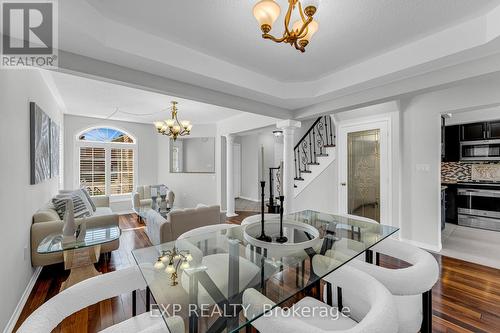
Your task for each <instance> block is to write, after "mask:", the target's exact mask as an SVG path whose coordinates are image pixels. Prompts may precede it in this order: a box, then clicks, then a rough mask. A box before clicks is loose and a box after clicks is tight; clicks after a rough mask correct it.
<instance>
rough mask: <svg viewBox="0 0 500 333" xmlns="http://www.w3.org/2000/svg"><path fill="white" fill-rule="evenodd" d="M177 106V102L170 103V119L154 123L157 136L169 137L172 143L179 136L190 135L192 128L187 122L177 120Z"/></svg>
mask: <svg viewBox="0 0 500 333" xmlns="http://www.w3.org/2000/svg"><path fill="white" fill-rule="evenodd" d="M177 104H178V102H175V101H172V108H171V111H172V114H171V118H170V119H167V120H165V121H157V122H155V127H156V131H157V132H158V133H159V134H162V135H166V136H169V137H171V138H172V139H173V140H174V141H175V140H177V137H179V136H185V135H189V134H191V129H192V128H193V125H192V124H191V123H190V122H189V121H188V120H182V121H179V119H177V111H178V109H177Z"/></svg>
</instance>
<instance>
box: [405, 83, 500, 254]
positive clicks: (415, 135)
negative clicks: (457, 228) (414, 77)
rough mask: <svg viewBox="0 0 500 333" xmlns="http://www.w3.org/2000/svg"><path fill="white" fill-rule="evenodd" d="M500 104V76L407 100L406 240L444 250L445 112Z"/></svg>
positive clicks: (477, 108)
mask: <svg viewBox="0 0 500 333" xmlns="http://www.w3.org/2000/svg"><path fill="white" fill-rule="evenodd" d="M499 102H500V78H487V79H481V80H475V81H472V82H469V83H466V84H462V85H460V86H457V87H454V88H449V89H445V90H441V91H437V92H433V93H428V94H424V95H420V96H417V97H414V98H412V99H409V100H404V101H402V102H401V108H402V110H403V113H402V135H403V149H402V156H403V166H402V170H403V175H402V186H401V189H402V197H401V198H402V218H401V225H402V237H403V238H404V239H407V240H411V241H413V242H415V243H416V244H417V245H419V244H420V245H422V246H424V247H427V248H429V249H433V250H436V251H439V250H440V248H441V237H440V236H441V232H440V204H441V203H440V182H441V176H440V165H441V163H440V161H441V151H440V115H441V113H448V112H451V113H455V112H460V111H464V110H467V111H471V110H482V109H488V108H491V106H492V105H499V104H498V103H499ZM480 114H481V113H480V112H479V113H478V116H479V115H480ZM470 115H471V116H472V117H471V118H469V120H472V121H473V119H474V116H473V114H470ZM498 118H500V117H498Z"/></svg>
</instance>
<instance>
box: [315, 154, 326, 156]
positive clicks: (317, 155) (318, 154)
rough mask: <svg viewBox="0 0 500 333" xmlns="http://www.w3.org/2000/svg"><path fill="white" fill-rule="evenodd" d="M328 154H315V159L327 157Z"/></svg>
mask: <svg viewBox="0 0 500 333" xmlns="http://www.w3.org/2000/svg"><path fill="white" fill-rule="evenodd" d="M327 156H328V154H316V157H327Z"/></svg>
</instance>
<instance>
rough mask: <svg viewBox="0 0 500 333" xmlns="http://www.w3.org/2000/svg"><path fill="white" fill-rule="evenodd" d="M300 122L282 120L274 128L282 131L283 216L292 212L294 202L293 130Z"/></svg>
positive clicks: (298, 126)
mask: <svg viewBox="0 0 500 333" xmlns="http://www.w3.org/2000/svg"><path fill="white" fill-rule="evenodd" d="M300 126H301V123H300V121H295V120H283V121H280V122H278V123H277V124H276V127H278V128H279V129H281V130H283V184H282V186H283V195H284V196H285V202H284V211H285V214H289V213H292V212H293V200H294V195H293V193H294V190H293V188H294V187H293V185H294V182H295V181H294V178H295V174H294V168H295V161H294V154H293V148H294V139H295V137H294V134H295V129H297V128H300Z"/></svg>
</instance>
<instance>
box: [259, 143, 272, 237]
mask: <svg viewBox="0 0 500 333" xmlns="http://www.w3.org/2000/svg"><path fill="white" fill-rule="evenodd" d="M260 161H261V168H260V175H261V180H260V203H261V205H260V214H261V219H260V224H261V232H260V236H259V237H257V239H258V240H260V241H263V242H271V241H272V238H271V237H269V236H267V235H266V231H265V230H264V229H265V228H264V206H265V203H264V201H265V199H264V196H265V194H264V192H265V188H266V181H265V180H264V146H262V147H261V159H260Z"/></svg>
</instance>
